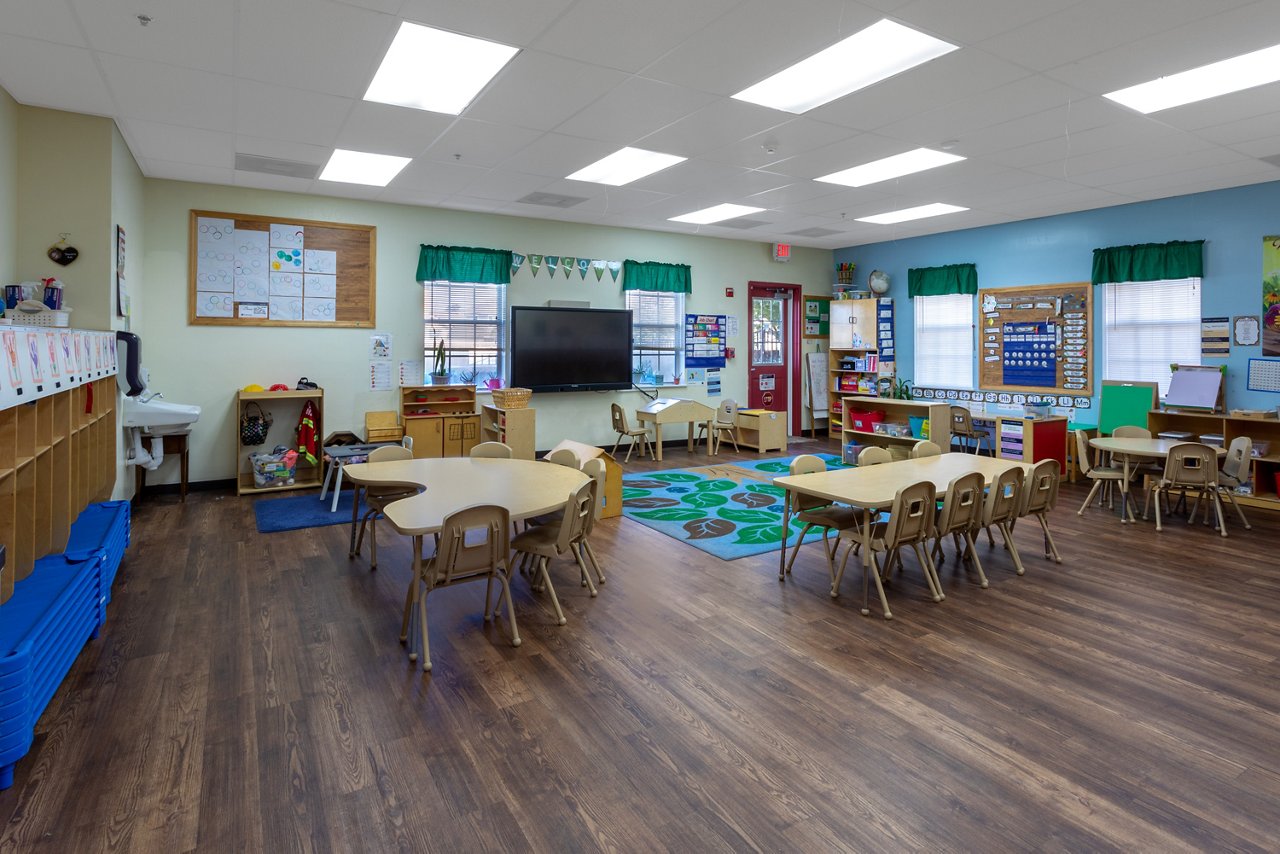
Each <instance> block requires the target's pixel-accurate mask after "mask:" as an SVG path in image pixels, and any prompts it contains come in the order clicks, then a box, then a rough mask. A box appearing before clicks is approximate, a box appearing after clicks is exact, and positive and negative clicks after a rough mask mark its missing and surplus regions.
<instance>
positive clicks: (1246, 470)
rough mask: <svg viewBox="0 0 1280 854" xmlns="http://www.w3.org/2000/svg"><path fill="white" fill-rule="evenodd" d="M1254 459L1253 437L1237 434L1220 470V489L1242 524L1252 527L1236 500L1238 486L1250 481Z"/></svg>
mask: <svg viewBox="0 0 1280 854" xmlns="http://www.w3.org/2000/svg"><path fill="white" fill-rule="evenodd" d="M1252 459H1253V439H1250V438H1249V437H1248V436H1237V437H1236V438H1234V439H1232V440H1231V446H1230V447H1229V448H1227V456H1226V458H1225V459H1224V460H1223V461H1222V470H1221V471H1219V472H1218V491H1219V492H1221V493H1222V494H1223V495H1225V496H1226V498H1227V501H1229V502H1230V503H1231V506H1232V507H1234V508H1235V509H1236V515H1237V516H1239V517H1240V524H1241V525H1244V526H1245V528H1246V529H1248V528H1250V527H1251V526H1250V525H1249V520H1248V519H1246V518H1244V511H1243V510H1241V509H1240V505H1239V503H1237V501H1236V487H1238V486H1244V485H1245V484H1246V483H1248V482H1249V477H1250V469H1251V468H1252V463H1251V462H1250V461H1251V460H1252Z"/></svg>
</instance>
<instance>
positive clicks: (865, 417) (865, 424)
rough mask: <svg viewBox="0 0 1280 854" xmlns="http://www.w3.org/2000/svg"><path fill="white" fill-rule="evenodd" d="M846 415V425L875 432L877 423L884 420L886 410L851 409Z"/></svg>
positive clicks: (853, 428)
mask: <svg viewBox="0 0 1280 854" xmlns="http://www.w3.org/2000/svg"><path fill="white" fill-rule="evenodd" d="M844 415H845V425H846V426H848V428H849V429H850V430H860V431H862V432H863V433H871V432H873V431H874V430H875V425H877V424H879V423H880V422H881V421H884V410H882V409H875V410H866V409H850V410H849V411H847V412H845V414H844Z"/></svg>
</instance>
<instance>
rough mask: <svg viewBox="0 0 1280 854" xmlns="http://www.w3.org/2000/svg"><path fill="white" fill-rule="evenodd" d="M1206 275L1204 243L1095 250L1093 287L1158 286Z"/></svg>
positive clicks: (1177, 241) (1189, 242)
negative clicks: (1109, 284) (1113, 284)
mask: <svg viewBox="0 0 1280 854" xmlns="http://www.w3.org/2000/svg"><path fill="white" fill-rule="evenodd" d="M1203 275H1204V241H1203V240H1174V241H1171V242H1169V243H1139V244H1137V245H1135V246H1110V247H1107V248H1106V249H1095V250H1093V283H1094V284H1095V285H1101V284H1104V283H1106V282H1158V281H1161V280H1162V279H1190V278H1200V277H1202V276H1203Z"/></svg>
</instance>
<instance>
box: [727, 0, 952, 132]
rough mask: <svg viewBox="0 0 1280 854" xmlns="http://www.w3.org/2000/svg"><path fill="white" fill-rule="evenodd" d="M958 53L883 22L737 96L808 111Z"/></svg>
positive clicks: (775, 106)
mask: <svg viewBox="0 0 1280 854" xmlns="http://www.w3.org/2000/svg"><path fill="white" fill-rule="evenodd" d="M953 50H958V48H957V46H956V45H953V44H950V43H948V42H944V41H941V40H940V39H935V38H934V37H933V36H926V35H925V34H924V33H921V32H917V31H916V30H913V29H911V28H910V27H904V26H903V25H902V24H895V23H894V22H893V21H890V20H887V19H885V20H880V21H876V22H875V23H874V24H872V25H871V26H869V27H867V28H866V29H865V30H861V31H860V32H856V33H854V34H853V35H851V36H849V37H848V38H847V39H844V40H842V41H838V42H836V43H835V44H833V45H832V46H831V47H829V48H827V49H825V50H821V51H818V52H817V53H815V54H814V55H813V56H811V57H809V58H808V59H803V60H801V61H800V62H797V63H796V64H795V65H793V66H791V67H790V68H784V69H783V70H782V71H779V72H778V73H777V74H775V75H773V76H772V77H766V78H765V79H764V80H761V81H760V82H759V83H757V84H756V85H754V86H751V87H748V88H746V89H743V90H742V91H741V92H739V93H738V94H736V95H734V96H733V97H734V98H737V99H738V100H739V101H750V102H751V103H753V104H760V105H761V106H763V107H773V108H774V109H775V110H785V111H786V112H788V113H805V112H808V111H809V110H812V109H813V108H814V107H820V106H822V105H823V104H825V103H827V102H828V101H834V100H835V99H836V98H843V97H844V96H845V95H848V94H849V93H850V92H856V91H858V90H859V89H865V88H866V87H868V86H871V85H872V84H875V83H879V82H880V81H881V80H886V79H888V78H890V77H892V76H893V75H895V74H901V73H902V72H904V71H906V70H907V69H909V68H915V67H916V66H917V65H923V64H924V63H926V62H928V61H929V60H931V59H937V58H938V57H940V56H942V55H944V54H948V53H951V51H953Z"/></svg>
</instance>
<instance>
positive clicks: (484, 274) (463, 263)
mask: <svg viewBox="0 0 1280 854" xmlns="http://www.w3.org/2000/svg"><path fill="white" fill-rule="evenodd" d="M418 281H419V282H467V283H470V284H476V285H508V284H511V250H509V249H473V248H471V247H469V246H428V245H426V244H425V243H424V244H422V249H421V251H420V252H419V253H418Z"/></svg>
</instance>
